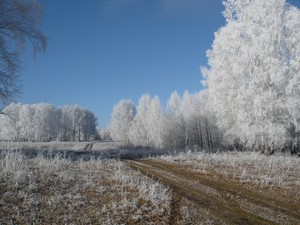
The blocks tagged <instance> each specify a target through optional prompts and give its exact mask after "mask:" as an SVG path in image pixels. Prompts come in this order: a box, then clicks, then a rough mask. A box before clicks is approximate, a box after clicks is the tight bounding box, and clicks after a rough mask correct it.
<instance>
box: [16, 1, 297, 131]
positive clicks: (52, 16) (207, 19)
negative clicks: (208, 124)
mask: <svg viewBox="0 0 300 225" xmlns="http://www.w3.org/2000/svg"><path fill="white" fill-rule="evenodd" d="M289 2H290V3H292V4H294V5H298V6H300V0H292V1H289ZM41 3H42V5H43V8H44V14H45V15H44V23H43V31H44V32H45V34H46V35H47V36H48V38H49V41H48V48H47V50H46V52H45V53H44V54H39V55H38V56H37V58H36V59H35V60H34V59H33V58H32V52H31V51H27V52H26V53H25V55H24V58H23V63H24V70H23V72H22V80H23V81H22V82H23V88H22V96H21V97H20V98H18V99H17V101H18V102H21V103H24V104H33V103H39V102H48V103H51V104H54V105H57V106H63V105H70V104H79V105H81V106H82V107H85V108H88V109H90V110H91V111H93V112H94V114H95V115H96V116H97V117H98V119H99V125H100V127H105V126H106V125H108V124H109V121H110V114H111V111H112V108H113V106H114V105H115V104H116V103H117V102H118V101H119V100H121V99H132V100H133V101H134V102H135V103H137V102H138V99H139V97H140V96H141V95H142V94H144V93H149V94H150V95H152V96H154V95H158V96H159V98H160V100H161V102H162V104H165V103H166V101H167V99H168V97H169V96H170V94H171V93H172V92H173V91H174V90H177V91H178V92H179V93H183V92H184V91H185V90H188V91H190V92H197V91H199V90H201V84H200V80H201V79H202V78H201V74H200V66H205V65H206V63H207V59H206V50H207V49H209V48H210V47H211V44H212V42H213V38H214V35H213V33H214V32H215V31H217V30H218V29H219V28H220V27H221V26H222V25H223V24H224V19H223V17H222V10H223V5H222V1H221V0H76V1H73V0H41Z"/></svg>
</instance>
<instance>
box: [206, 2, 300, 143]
mask: <svg viewBox="0 0 300 225" xmlns="http://www.w3.org/2000/svg"><path fill="white" fill-rule="evenodd" d="M224 5H225V11H224V17H225V19H226V24H225V26H224V27H222V28H220V29H219V30H218V31H217V32H216V33H215V39H214V42H213V45H212V49H211V50H209V51H208V53H207V56H208V64H209V68H205V69H203V70H202V72H203V75H204V76H205V77H206V80H205V83H206V84H207V86H208V93H209V104H210V106H211V108H212V109H213V111H214V113H215V115H216V117H217V122H218V126H219V128H221V129H222V130H223V131H224V134H225V138H226V140H227V143H228V144H230V143H233V142H234V141H237V142H239V143H240V144H242V146H244V147H251V148H253V147H254V148H261V149H268V148H273V147H274V146H276V147H278V148H281V147H282V146H284V144H285V143H286V142H287V140H288V139H290V138H291V136H290V135H288V130H291V126H292V127H294V129H296V130H294V133H297V132H298V121H299V113H298V112H299V111H297V110H298V109H297V108H299V101H300V99H299V82H298V79H299V75H300V73H299V71H300V67H299V51H300V45H299V41H300V35H299V29H300V28H299V27H300V20H299V15H300V12H299V10H298V9H297V8H295V7H293V6H290V5H289V4H288V3H286V1H285V0H227V1H224Z"/></svg>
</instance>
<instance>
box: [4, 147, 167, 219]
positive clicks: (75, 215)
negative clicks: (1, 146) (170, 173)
mask: <svg viewBox="0 0 300 225" xmlns="http://www.w3.org/2000/svg"><path fill="white" fill-rule="evenodd" d="M170 196H171V195H170V190H169V189H168V188H166V187H164V186H163V185H161V184H160V183H159V182H155V181H153V180H152V179H150V178H147V177H145V176H142V175H141V174H140V173H139V172H135V171H133V170H131V169H129V168H128V167H127V166H126V164H125V163H124V162H121V161H119V160H96V159H91V160H88V161H83V160H78V161H71V160H69V159H66V158H63V157H59V156H55V157H51V158H47V157H45V156H44V155H41V154H40V155H38V156H37V157H35V158H29V159H28V158H27V157H25V156H24V154H23V152H22V151H2V152H1V153H0V224H143V223H147V224H168V221H169V217H170V198H171V197H170Z"/></svg>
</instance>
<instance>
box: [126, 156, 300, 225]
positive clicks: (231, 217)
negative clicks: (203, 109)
mask: <svg viewBox="0 0 300 225" xmlns="http://www.w3.org/2000/svg"><path fill="white" fill-rule="evenodd" d="M128 165H129V166H130V167H131V168H133V169H136V170H139V171H140V172H141V173H143V174H144V175H147V176H149V177H152V178H154V179H155V180H160V181H161V182H162V183H164V184H165V185H167V186H169V187H170V188H171V189H172V203H171V216H170V224H203V223H207V224H241V225H247V224H289V225H292V224H295V225H296V224H300V204H299V202H297V201H296V200H294V199H293V198H286V196H282V195H281V194H280V192H278V194H275V195H274V193H276V192H272V193H271V192H269V190H268V189H267V188H265V189H263V188H255V189H254V188H253V187H251V186H250V185H243V184H241V183H239V182H236V181H234V180H230V179H228V178H225V177H224V176H222V175H220V174H211V173H209V172H205V173H204V172H203V173H201V172H199V171H193V170H191V169H189V168H187V167H184V166H178V165H174V164H172V163H169V162H165V161H161V160H139V161H128Z"/></svg>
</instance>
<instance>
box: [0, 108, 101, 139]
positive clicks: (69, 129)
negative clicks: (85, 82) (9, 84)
mask: <svg viewBox="0 0 300 225" xmlns="http://www.w3.org/2000/svg"><path fill="white" fill-rule="evenodd" d="M3 113H4V115H3V114H1V115H0V140H2V141H34V142H46V141H53V140H61V141H90V140H94V139H95V138H96V137H97V131H96V126H97V118H96V117H95V115H94V114H93V113H92V112H91V111H89V110H87V109H83V108H81V107H80V106H78V105H74V106H65V107H63V108H57V107H55V106H54V105H51V104H47V103H39V104H34V105H22V104H10V105H9V106H7V107H5V108H4V110H3Z"/></svg>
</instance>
